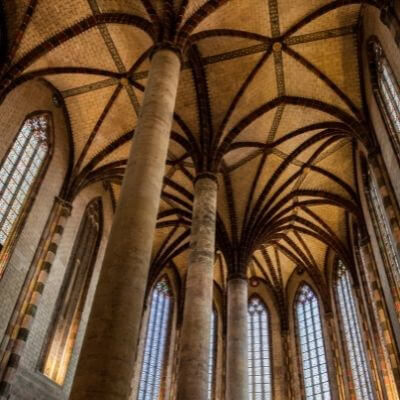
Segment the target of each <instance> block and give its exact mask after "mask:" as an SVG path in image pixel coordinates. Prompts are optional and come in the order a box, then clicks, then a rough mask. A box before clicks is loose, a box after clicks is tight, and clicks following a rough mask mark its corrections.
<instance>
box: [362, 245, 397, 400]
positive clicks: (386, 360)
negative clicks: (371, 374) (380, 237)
mask: <svg viewBox="0 0 400 400" xmlns="http://www.w3.org/2000/svg"><path fill="white" fill-rule="evenodd" d="M357 252H358V254H359V259H360V261H361V264H362V267H361V268H360V270H361V271H362V270H364V271H365V274H366V277H367V279H366V283H367V286H368V288H367V289H368V292H369V294H370V296H371V298H372V302H371V303H372V307H373V309H374V314H375V317H376V318H377V327H378V330H379V332H378V334H379V336H380V337H379V338H376V339H377V343H378V345H382V346H383V348H382V351H383V354H382V356H383V357H382V358H381V363H382V365H381V366H380V367H381V369H382V371H384V372H383V379H384V381H385V387H386V390H387V391H388V392H389V391H393V390H396V391H398V389H396V388H393V385H395V382H400V381H399V378H400V375H399V371H400V370H399V365H398V359H397V356H396V346H395V343H394V338H393V334H392V331H391V327H390V322H389V319H388V316H387V311H386V308H385V304H386V303H385V300H384V298H383V295H382V293H383V291H382V287H381V283H380V280H379V277H378V273H377V271H376V267H375V265H374V262H373V260H372V258H371V257H372V248H371V245H370V243H369V241H367V240H366V239H364V241H362V242H361V243H360V249H359V251H358V250H357ZM383 364H384V365H383ZM390 370H391V371H393V374H391V373H390ZM393 380H394V381H395V382H394V381H393ZM397 386H398V385H397ZM391 396H392V397H393V398H397V397H396V396H397V395H395V394H392V395H389V397H390V398H392V397H391Z"/></svg>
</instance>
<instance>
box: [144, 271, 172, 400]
mask: <svg viewBox="0 0 400 400" xmlns="http://www.w3.org/2000/svg"><path fill="white" fill-rule="evenodd" d="M172 307H173V300H172V294H171V288H170V286H169V283H168V281H167V280H166V279H165V278H162V279H161V280H160V281H158V283H157V284H156V285H155V287H154V289H153V293H152V297H151V306H150V316H149V322H148V324H147V333H146V341H145V347H144V356H143V363H142V370H141V373H140V381H139V393H138V400H154V399H158V398H159V395H160V387H161V383H162V381H163V380H164V379H165V371H166V359H167V345H168V337H169V334H170V328H171V320H172Z"/></svg>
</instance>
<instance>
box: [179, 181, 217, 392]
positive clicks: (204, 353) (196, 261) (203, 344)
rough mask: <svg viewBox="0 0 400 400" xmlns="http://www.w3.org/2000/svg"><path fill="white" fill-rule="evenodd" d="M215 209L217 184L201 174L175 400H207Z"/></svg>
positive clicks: (194, 212) (193, 216)
mask: <svg viewBox="0 0 400 400" xmlns="http://www.w3.org/2000/svg"><path fill="white" fill-rule="evenodd" d="M216 209H217V182H216V180H215V179H212V177H211V176H208V175H204V176H203V177H200V178H198V180H197V182H196V184H195V198H194V207H193V215H192V232H191V251H190V256H189V266H188V272H187V278H186V294H185V305H184V312H183V325H182V334H181V350H180V364H179V372H178V387H177V399H178V400H187V399H191V400H207V389H208V361H209V360H208V358H209V346H210V329H211V312H212V292H213V266H214V252H215V220H216Z"/></svg>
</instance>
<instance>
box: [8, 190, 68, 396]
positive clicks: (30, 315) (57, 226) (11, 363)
mask: <svg viewBox="0 0 400 400" xmlns="http://www.w3.org/2000/svg"><path fill="white" fill-rule="evenodd" d="M55 201H56V205H57V207H56V211H55V212H56V217H55V220H54V221H55V222H54V225H53V229H52V230H51V231H50V233H49V236H50V240H49V241H48V246H47V248H46V249H45V251H44V252H43V258H41V259H40V260H39V262H38V264H37V265H38V268H39V274H38V276H37V280H36V282H35V284H34V288H33V291H32V292H31V294H30V298H29V300H28V305H27V307H26V310H25V313H24V314H23V316H22V320H21V323H20V326H19V327H18V331H17V334H16V338H15V341H14V343H13V346H12V349H11V352H10V355H9V358H8V362H7V365H6V367H5V370H4V374H3V376H2V378H1V382H0V399H1V400H3V399H4V400H5V399H8V396H9V393H10V390H11V385H12V382H13V379H14V377H15V375H16V372H17V369H18V366H19V362H20V360H21V356H22V354H23V351H24V349H25V345H26V342H27V340H28V337H29V333H30V330H31V327H32V323H33V321H34V319H35V316H36V311H37V308H38V306H39V302H40V299H41V297H42V295H43V291H44V288H45V285H46V282H47V278H48V276H49V273H50V270H51V267H52V264H53V261H54V259H55V256H56V253H57V249H58V246H59V244H60V241H61V237H62V234H63V232H64V228H65V224H66V222H67V219H68V217H69V216H70V215H71V209H72V207H71V204H70V203H68V202H66V201H65V200H63V199H61V198H59V197H57V198H56V200H55Z"/></svg>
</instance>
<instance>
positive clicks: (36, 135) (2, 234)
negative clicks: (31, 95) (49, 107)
mask: <svg viewBox="0 0 400 400" xmlns="http://www.w3.org/2000/svg"><path fill="white" fill-rule="evenodd" d="M48 129H49V119H48V115H47V114H37V115H34V116H32V117H30V118H28V119H26V120H25V122H24V124H23V126H22V128H21V130H20V131H19V132H18V134H17V136H16V138H15V140H14V143H13V144H12V146H11V147H10V149H9V150H8V152H7V155H6V157H5V158H4V161H3V163H2V165H1V167H0V248H3V247H4V246H5V244H6V242H7V240H8V239H9V237H10V235H11V233H12V230H13V228H14V227H15V224H16V222H17V220H18V217H19V216H20V214H21V211H22V209H23V206H24V204H25V201H26V200H27V197H28V194H29V192H30V190H31V188H32V186H33V184H34V183H35V180H36V178H37V176H38V174H39V171H40V169H41V167H42V165H43V162H44V161H45V159H46V156H47V155H48V150H49V140H48Z"/></svg>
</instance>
